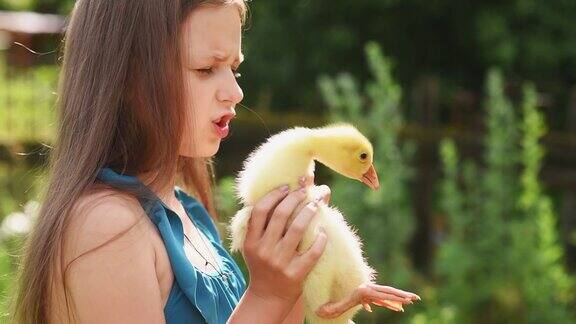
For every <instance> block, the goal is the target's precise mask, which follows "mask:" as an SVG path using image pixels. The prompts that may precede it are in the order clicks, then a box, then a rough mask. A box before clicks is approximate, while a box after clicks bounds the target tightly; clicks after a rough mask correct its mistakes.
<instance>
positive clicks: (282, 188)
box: [279, 184, 290, 192]
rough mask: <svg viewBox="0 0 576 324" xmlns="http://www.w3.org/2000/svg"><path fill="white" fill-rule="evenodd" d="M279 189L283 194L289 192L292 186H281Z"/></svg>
mask: <svg viewBox="0 0 576 324" xmlns="http://www.w3.org/2000/svg"><path fill="white" fill-rule="evenodd" d="M279 189H280V191H282V192H288V190H290V186H289V185H287V184H286V185H282V186H280V188H279Z"/></svg>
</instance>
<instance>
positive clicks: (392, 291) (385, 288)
mask: <svg viewBox="0 0 576 324" xmlns="http://www.w3.org/2000/svg"><path fill="white" fill-rule="evenodd" d="M369 286H370V287H372V288H374V289H376V290H378V291H381V292H384V293H388V294H394V295H397V296H400V297H403V298H409V299H417V300H421V298H420V296H418V295H416V294H414V293H411V292H407V291H404V290H400V289H396V288H394V287H390V286H382V285H378V284H374V283H370V284H369Z"/></svg>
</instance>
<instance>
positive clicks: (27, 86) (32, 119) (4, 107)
mask: <svg viewBox="0 0 576 324" xmlns="http://www.w3.org/2000/svg"><path fill="white" fill-rule="evenodd" d="M57 79H58V69H57V67H56V66H41V67H36V68H33V69H30V70H22V71H15V70H14V71H12V70H9V69H7V68H6V64H5V61H4V57H3V56H2V55H0V144H14V143H22V142H26V141H39V142H45V141H47V142H50V141H51V140H52V139H53V136H54V131H55V124H54V120H55V118H54V117H55V116H54V104H55V101H56V95H55V94H54V92H55V91H56V90H55V89H56V83H57Z"/></svg>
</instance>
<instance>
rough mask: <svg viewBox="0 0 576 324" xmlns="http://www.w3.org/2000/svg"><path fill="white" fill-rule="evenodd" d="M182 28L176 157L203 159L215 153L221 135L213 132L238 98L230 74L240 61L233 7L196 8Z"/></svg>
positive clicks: (239, 93) (229, 114)
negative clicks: (181, 106)
mask: <svg viewBox="0 0 576 324" xmlns="http://www.w3.org/2000/svg"><path fill="white" fill-rule="evenodd" d="M182 28H183V33H182V35H183V39H182V44H183V56H182V58H183V67H184V71H183V75H184V89H185V95H184V96H185V97H184V98H185V102H186V111H187V112H188V113H187V115H186V123H185V128H184V133H183V138H182V142H181V144H180V151H179V154H180V155H182V156H187V157H209V156H213V155H214V154H216V152H217V151H218V148H219V146H220V141H221V140H222V136H224V134H223V133H222V131H218V129H221V130H222V128H225V127H222V126H225V125H226V124H227V123H228V121H229V120H230V119H231V118H233V117H234V116H235V115H236V112H235V111H234V106H235V105H236V104H237V103H239V102H240V101H241V100H242V98H243V93H242V89H240V86H239V85H238V83H237V81H236V78H237V76H239V75H238V74H237V73H236V72H235V71H236V70H237V69H238V66H239V65H240V63H241V62H242V61H243V59H244V58H243V55H242V51H241V45H242V34H241V33H242V30H241V28H242V24H241V20H240V14H239V11H238V8H237V7H236V6H233V5H229V6H208V5H206V6H201V7H199V8H196V9H194V10H193V11H192V13H191V14H190V15H189V16H188V18H187V20H186V21H185V22H184V25H183V26H182ZM218 121H220V122H219V123H218V125H219V126H217V124H216V122H218ZM224 132H225V131H224Z"/></svg>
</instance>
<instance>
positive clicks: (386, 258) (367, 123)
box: [318, 43, 415, 322]
mask: <svg viewBox="0 0 576 324" xmlns="http://www.w3.org/2000/svg"><path fill="white" fill-rule="evenodd" d="M366 55H367V58H368V62H369V66H370V70H371V72H372V75H373V78H374V79H373V80H372V81H370V82H368V83H367V84H366V86H365V88H364V91H363V93H361V92H360V91H359V90H358V86H357V85H356V83H355V82H354V80H353V78H352V77H351V76H350V75H349V74H345V73H344V74H340V75H338V76H337V77H335V78H330V77H326V76H323V77H321V78H320V79H319V82H318V83H319V87H320V89H321V91H322V94H323V95H324V97H325V98H326V99H325V100H326V102H327V103H328V105H329V108H330V116H329V117H330V120H331V121H333V122H336V121H347V122H351V123H353V124H356V126H357V127H358V128H359V130H360V131H361V132H363V133H364V134H365V135H366V136H367V137H368V138H369V139H370V141H371V142H372V145H373V147H374V157H375V161H374V167H375V169H376V170H377V173H378V177H379V181H380V188H379V189H378V190H377V191H371V190H370V189H368V188H366V187H365V186H364V185H363V184H359V183H354V182H352V181H350V179H347V178H343V177H339V176H336V177H334V180H333V182H332V183H331V185H330V187H331V189H332V192H333V194H332V202H333V203H334V205H335V206H338V208H339V209H341V210H342V212H343V213H344V215H345V216H346V218H347V219H348V220H349V222H350V223H352V224H353V225H355V226H356V227H357V228H358V230H359V234H360V236H361V237H362V238H363V241H364V244H365V246H364V248H365V252H366V255H367V257H368V260H369V261H370V265H371V266H373V267H374V268H375V269H376V270H377V272H378V274H379V281H380V282H381V283H382V284H392V283H393V284H394V285H395V286H399V287H404V288H406V286H407V285H409V284H410V283H411V282H412V279H413V278H412V277H413V275H414V273H413V269H412V266H411V264H410V262H409V259H408V258H407V253H406V250H407V244H408V240H409V239H410V237H411V236H412V233H413V231H414V226H415V224H414V215H413V211H412V206H411V201H410V191H409V188H408V184H409V181H410V179H412V177H413V170H412V168H411V167H410V163H411V162H410V160H411V157H412V154H413V152H414V146H413V145H412V144H411V143H401V142H400V141H399V138H398V132H399V130H400V128H401V127H402V126H403V123H404V122H403V118H402V114H401V111H400V100H401V96H402V92H401V89H400V87H399V86H398V84H397V83H395V82H394V81H393V78H392V76H391V70H392V67H391V64H390V61H389V59H387V58H386V57H384V56H383V55H382V53H381V51H380V48H379V47H378V46H377V45H376V44H375V43H369V44H368V45H367V46H366ZM359 321H361V322H364V321H362V320H359Z"/></svg>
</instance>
